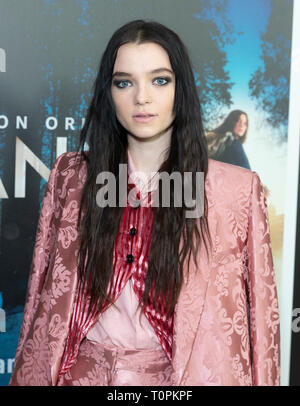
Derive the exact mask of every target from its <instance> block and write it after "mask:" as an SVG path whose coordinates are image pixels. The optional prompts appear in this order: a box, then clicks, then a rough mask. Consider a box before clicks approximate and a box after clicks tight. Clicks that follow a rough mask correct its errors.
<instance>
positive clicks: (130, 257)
mask: <svg viewBox="0 0 300 406" xmlns="http://www.w3.org/2000/svg"><path fill="white" fill-rule="evenodd" d="M126 261H127V262H128V263H129V264H131V263H132V262H133V261H134V256H133V255H132V254H128V255H127V258H126Z"/></svg>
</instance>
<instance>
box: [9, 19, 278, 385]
mask: <svg viewBox="0 0 300 406" xmlns="http://www.w3.org/2000/svg"><path fill="white" fill-rule="evenodd" d="M86 143H87V144H88V146H89V150H88V151H85V149H84V146H85V145H86ZM79 150H80V151H79ZM79 150H78V151H77V153H76V152H68V153H65V154H62V155H61V156H60V157H59V158H58V159H57V160H56V162H55V164H54V167H53V169H52V171H51V174H50V178H49V181H48V186H47V191H46V194H45V197H44V201H43V206H42V211H41V215H40V220H39V225H38V230H37V239H36V245H35V249H34V257H33V262H32V269H31V274H30V280H29V288H28V295H27V300H26V306H25V311H24V319H23V324H22V329H21V333H20V339H19V344H18V348H17V354H16V359H15V368H14V371H13V375H12V378H11V382H10V384H11V385H61V386H64V385H99V386H101V385H279V357H280V347H279V317H278V302H277V292H276V285H275V279H274V269H273V262H272V253H271V244H270V232H269V224H268V217H267V208H266V202H265V198H264V195H263V189H262V185H261V182H260V179H259V176H258V175H257V174H256V173H255V172H251V171H250V170H247V169H244V168H239V167H233V166H232V165H227V164H224V163H221V162H217V161H215V160H211V159H208V157H207V150H206V143H205V137H204V132H203V127H202V120H201V114H200V106H199V100H198V96H197V92H196V87H195V83H194V77H193V72H192V69H191V64H190V61H189V57H188V54H187V51H186V48H185V46H184V45H183V44H182V42H181V40H180V38H179V37H178V36H177V35H176V33H174V32H173V31H171V30H170V29H168V28H166V27H165V26H163V25H161V24H159V23H156V22H145V21H142V20H136V21H132V22H130V23H128V24H126V25H125V26H123V27H121V28H120V29H119V30H117V31H116V32H115V33H114V35H113V36H112V38H111V40H110V41H109V43H108V45H107V48H106V50H105V52H104V54H103V57H102V60H101V63H100V68H99V72H98V75H97V78H96V81H95V86H94V95H93V99H92V101H91V104H90V107H89V109H88V114H87V119H86V123H85V126H84V128H83V129H82V132H81V142H80V147H79ZM121 164H122V165H124V164H128V172H127V173H126V179H127V180H128V189H127V187H126V189H125V197H126V200H125V204H124V205H121V204H116V205H114V204H111V205H107V206H105V205H103V206H105V207H102V205H101V201H103V198H104V197H105V198H106V197H108V195H109V194H110V190H109V188H107V191H106V193H105V194H103V195H101V196H102V200H101V198H99V190H102V189H101V188H100V189H99V184H100V183H101V176H102V174H104V173H106V174H107V173H109V174H112V175H114V176H113V177H114V179H116V185H115V186H116V188H113V189H114V191H115V192H116V196H113V197H116V201H117V202H118V201H119V198H120V197H121V198H122V197H124V195H122V193H121V192H120V190H121V189H122V187H123V185H122V179H123V177H122V176H121V175H120V172H119V170H120V165H121ZM138 171H140V172H142V173H143V174H145V177H144V178H143V177H142V176H138ZM160 172H167V173H168V174H170V175H171V174H173V173H174V172H179V173H180V174H181V175H182V177H184V174H185V173H187V172H191V173H192V174H193V175H195V174H197V173H201V172H202V173H204V179H205V182H204V183H205V189H204V192H205V195H204V198H203V202H204V203H203V213H202V215H201V216H198V217H191V218H189V216H188V215H187V214H188V211H189V210H190V209H189V208H188V207H187V206H186V204H185V203H184V204H182V205H181V206H178V205H175V204H174V198H176V197H177V194H178V188H177V189H176V190H175V186H174V187H171V188H170V202H171V203H170V207H165V205H163V204H162V203H163V202H162V193H161V192H163V190H162V186H161V182H158V185H157V182H156V183H155V182H152V183H151V185H150V186H149V188H148V187H147V186H148V182H147V181H148V180H150V179H157V175H160ZM99 174H100V177H99ZM195 178H196V176H194V177H193V180H192V188H193V191H194V192H195V190H196V188H197V184H196V179H195ZM130 180H131V181H133V183H130V182H129V181H130ZM107 184H108V183H107ZM107 184H106V185H103V184H102V186H101V187H106V186H107ZM112 184H113V183H112ZM132 188H134V189H135V191H137V194H136V196H135V197H133V198H129V196H131V192H132ZM152 192H156V193H157V192H159V193H158V196H159V200H158V201H159V204H158V205H157V206H156V205H154V204H153V200H152V196H153V194H152ZM112 194H114V193H112ZM101 196H100V197H101ZM112 200H113V199H112ZM121 200H122V199H121ZM146 202H147V203H149V204H144V203H146Z"/></svg>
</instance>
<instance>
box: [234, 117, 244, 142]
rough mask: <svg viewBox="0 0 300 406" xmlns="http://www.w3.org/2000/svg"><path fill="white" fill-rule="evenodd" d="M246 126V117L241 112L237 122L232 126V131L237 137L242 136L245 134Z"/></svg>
mask: <svg viewBox="0 0 300 406" xmlns="http://www.w3.org/2000/svg"><path fill="white" fill-rule="evenodd" d="M247 127H248V123H247V117H246V115H245V114H241V115H240V117H239V119H238V121H237V123H236V124H235V126H234V129H233V132H234V133H235V134H236V135H238V136H239V137H242V136H243V135H244V134H245V132H246V130H247Z"/></svg>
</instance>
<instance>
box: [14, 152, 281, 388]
mask: <svg viewBox="0 0 300 406" xmlns="http://www.w3.org/2000/svg"><path fill="white" fill-rule="evenodd" d="M78 158H79V157H78V156H77V157H76V154H75V153H74V152H68V153H64V154H62V155H61V156H60V157H59V158H58V159H57V160H56V162H55V164H54V167H53V169H52V171H51V173H50V177H49V180H48V184H47V189H46V193H45V197H44V201H43V205H42V210H41V214H40V219H39V223H38V229H37V236H36V243H35V248H34V253H33V260H32V266H31V270H30V279H29V284H28V293H27V298H26V305H25V309H24V317H23V323H22V326H21V332H20V338H19V343H18V347H17V352H16V357H15V366H14V370H13V374H12V377H11V381H10V385H24V386H25V385H26V386H28V385H46V386H55V385H56V384H57V380H58V374H59V369H60V363H61V360H62V356H63V352H64V348H65V345H66V340H67V336H68V326H69V325H70V320H71V316H72V307H73V304H74V298H75V294H76V287H77V283H78V280H77V269H76V262H77V253H78V248H79V238H78V231H77V229H76V221H77V214H78V210H79V202H80V195H81V191H82V187H83V182H84V179H85V176H86V166H85V164H83V165H82V167H81V168H80V171H79V175H78V173H77V171H76V168H77V167H78ZM205 187H206V193H207V199H208V221H209V227H210V232H211V237H212V242H213V250H212V252H211V255H210V256H207V255H206V252H205V249H203V250H199V253H198V264H199V269H197V270H196V266H195V264H194V263H193V261H192V258H191V265H190V270H189V277H187V267H185V280H184V285H183V287H182V290H181V293H180V296H179V299H178V302H177V304H176V307H175V318H174V333H173V348H172V366H173V372H172V376H171V382H172V385H176V386H177V385H178V386H179V385H194V386H198V385H206V386H208V385H218V386H219V385H226V386H229V385H247V386H248V385H280V332H279V312H278V299H277V290H276V284H275V277H274V268H273V259H272V251H271V243H270V230H269V222H268V215H267V206H266V199H265V196H264V190H263V187H262V184H261V181H260V178H259V176H258V175H257V173H256V172H252V171H250V170H247V169H244V168H241V167H238V166H234V165H229V164H225V163H221V162H218V161H215V160H212V159H209V169H208V176H207V178H206V181H205Z"/></svg>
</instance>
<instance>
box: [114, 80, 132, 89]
mask: <svg viewBox="0 0 300 406" xmlns="http://www.w3.org/2000/svg"><path fill="white" fill-rule="evenodd" d="M127 83H130V82H129V80H115V81H114V85H115V86H117V87H119V88H120V89H124V87H127V86H126V84H127Z"/></svg>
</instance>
